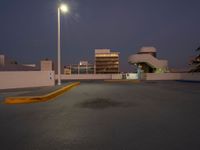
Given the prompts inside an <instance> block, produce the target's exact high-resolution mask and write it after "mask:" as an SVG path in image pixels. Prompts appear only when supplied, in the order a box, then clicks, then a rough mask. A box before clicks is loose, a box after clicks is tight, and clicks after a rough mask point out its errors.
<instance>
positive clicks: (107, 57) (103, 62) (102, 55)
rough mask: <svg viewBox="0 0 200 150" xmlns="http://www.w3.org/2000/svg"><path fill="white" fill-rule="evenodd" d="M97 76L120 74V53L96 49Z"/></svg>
mask: <svg viewBox="0 0 200 150" xmlns="http://www.w3.org/2000/svg"><path fill="white" fill-rule="evenodd" d="M95 66H96V74H115V73H119V52H112V51H111V50H110V49H95Z"/></svg>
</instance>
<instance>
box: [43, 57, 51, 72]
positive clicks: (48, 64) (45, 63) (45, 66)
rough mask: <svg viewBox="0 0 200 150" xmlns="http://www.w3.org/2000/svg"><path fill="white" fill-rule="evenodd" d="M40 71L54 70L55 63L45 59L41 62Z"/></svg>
mask: <svg viewBox="0 0 200 150" xmlns="http://www.w3.org/2000/svg"><path fill="white" fill-rule="evenodd" d="M40 70H41V71H52V70H53V62H52V60H49V59H45V60H41V61H40Z"/></svg>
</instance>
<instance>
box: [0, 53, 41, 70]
mask: <svg viewBox="0 0 200 150" xmlns="http://www.w3.org/2000/svg"><path fill="white" fill-rule="evenodd" d="M38 70H39V68H37V66H36V65H35V64H32V65H30V64H29V65H27V64H19V63H18V62H17V61H16V60H13V59H9V58H8V57H6V56H5V55H2V54H1V55H0V71H38Z"/></svg>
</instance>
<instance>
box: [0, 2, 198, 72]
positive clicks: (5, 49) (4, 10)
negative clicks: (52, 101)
mask: <svg viewBox="0 0 200 150" xmlns="http://www.w3.org/2000/svg"><path fill="white" fill-rule="evenodd" d="M59 2H60V1H59V0H0V53H3V54H5V55H6V56H8V57H9V58H13V59H15V60H17V61H18V62H19V63H38V62H39V60H40V59H44V58H50V59H53V60H56V58H57V6H58V3H59ZM66 2H68V3H69V5H70V13H69V14H66V15H62V17H61V21H62V24H61V34H62V35H61V38H62V47H61V48H62V63H63V64H76V63H78V62H79V60H89V61H90V62H91V63H93V60H94V49H95V48H110V49H113V50H116V51H119V52H120V53H121V54H120V59H121V71H129V70H130V66H129V64H128V63H127V59H128V56H129V55H131V54H134V53H137V52H138V51H139V49H140V48H141V47H142V46H154V47H156V48H157V50H158V57H159V58H163V59H168V60H169V65H170V66H171V67H177V68H185V67H187V64H188V62H189V59H190V58H191V56H194V55H195V54H196V53H195V49H196V48H197V47H198V46H200V0H68V1H66Z"/></svg>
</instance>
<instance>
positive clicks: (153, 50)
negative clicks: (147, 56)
mask: <svg viewBox="0 0 200 150" xmlns="http://www.w3.org/2000/svg"><path fill="white" fill-rule="evenodd" d="M140 53H156V48H155V47H142V48H141V49H140Z"/></svg>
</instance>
